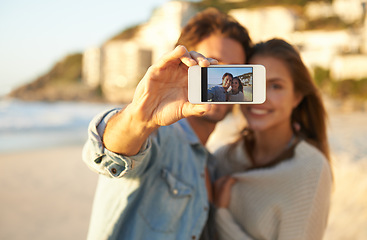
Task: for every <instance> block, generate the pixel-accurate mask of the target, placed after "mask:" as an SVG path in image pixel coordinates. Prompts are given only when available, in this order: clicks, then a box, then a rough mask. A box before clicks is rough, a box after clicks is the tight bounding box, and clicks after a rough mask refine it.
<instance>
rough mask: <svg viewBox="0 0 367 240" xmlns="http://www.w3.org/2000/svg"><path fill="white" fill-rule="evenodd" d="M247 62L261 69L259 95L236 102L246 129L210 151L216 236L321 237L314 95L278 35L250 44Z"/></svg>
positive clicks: (320, 124)
mask: <svg viewBox="0 0 367 240" xmlns="http://www.w3.org/2000/svg"><path fill="white" fill-rule="evenodd" d="M249 62H250V63H251V64H262V65H264V66H265V68H266V78H267V87H266V88H267V90H266V91H267V92H266V94H267V95H266V98H267V100H266V101H265V103H264V104H261V105H241V110H242V113H243V114H244V116H245V118H246V120H247V128H246V129H245V130H244V131H243V134H242V136H241V137H240V139H239V140H238V141H237V142H235V143H233V144H231V145H229V146H224V147H222V148H220V149H219V150H218V151H217V152H216V156H217V158H218V159H219V160H218V163H217V166H216V172H215V178H216V179H218V178H220V179H219V180H218V181H217V182H216V183H215V205H216V207H217V212H216V216H215V221H216V228H217V231H218V237H219V239H321V238H322V236H323V233H324V231H325V228H326V224H327V217H328V211H329V202H330V192H331V187H332V172H331V167H330V157H329V149H328V143H327V136H326V123H325V121H326V112H325V109H324V106H323V103H322V100H321V96H320V94H319V92H318V90H317V88H316V86H315V85H314V83H313V82H312V79H311V76H310V74H309V72H308V71H307V68H306V67H305V65H304V63H303V62H302V60H301V58H300V55H299V53H298V52H297V51H296V50H295V49H294V48H293V47H292V46H291V45H289V44H288V43H286V42H285V41H283V40H279V39H272V40H270V41H267V42H265V43H260V44H257V45H256V46H255V47H254V50H253V53H252V55H251V56H250V58H249ZM229 175H230V177H228V176H229ZM223 176H224V177H223ZM226 176H227V177H226Z"/></svg>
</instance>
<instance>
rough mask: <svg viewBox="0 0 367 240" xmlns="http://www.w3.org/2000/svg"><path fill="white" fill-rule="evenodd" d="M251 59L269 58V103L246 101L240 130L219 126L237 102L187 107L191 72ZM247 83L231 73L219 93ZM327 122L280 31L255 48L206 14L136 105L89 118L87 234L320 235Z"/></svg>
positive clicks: (149, 76) (328, 176) (217, 15)
mask: <svg viewBox="0 0 367 240" xmlns="http://www.w3.org/2000/svg"><path fill="white" fill-rule="evenodd" d="M245 63H249V64H253V65H256V64H258V65H263V66H265V68H266V89H264V90H266V101H265V102H264V103H263V104H241V105H240V110H241V111H238V112H239V113H240V114H242V116H243V117H244V118H245V119H246V126H244V128H243V130H242V126H241V130H240V129H238V131H237V127H238V128H239V126H237V125H236V124H235V123H227V122H224V124H223V125H225V126H224V127H223V128H224V129H225V130H224V131H223V132H224V133H228V132H229V131H230V130H232V129H235V130H236V132H235V134H231V136H234V135H235V137H236V138H237V140H236V141H234V142H230V141H226V140H227V139H226V137H225V136H223V135H215V134H214V133H216V132H217V129H218V127H220V125H221V124H222V123H223V121H222V120H223V119H225V118H226V116H227V115H228V116H231V117H232V118H234V117H235V116H234V115H235V114H234V113H232V109H233V104H192V103H190V102H189V101H188V68H189V67H192V66H196V65H199V66H200V67H209V66H210V65H217V64H220V65H230V64H245ZM225 72H232V73H233V74H234V75H236V76H240V77H241V74H242V75H243V74H244V73H237V72H235V70H228V71H227V70H226V71H225ZM223 73H224V71H223V72H221V73H220V74H218V77H217V79H218V78H219V79H220V76H222V74H223ZM217 79H216V80H217ZM245 82H246V80H245ZM216 83H218V82H216ZM254 83H256V82H255V81H254V82H252V81H251V80H250V84H249V86H247V87H250V86H253V84H254ZM230 85H231V86H230ZM240 86H241V81H237V80H236V78H235V77H233V76H231V75H230V74H227V75H226V76H224V77H223V81H222V86H220V87H221V88H222V92H221V93H222V95H221V97H220V98H219V97H218V99H216V100H214V99H213V101H223V102H225V101H226V96H227V95H228V97H229V100H230V101H231V100H233V99H235V98H236V96H237V95H238V94H239V93H240V92H241V87H240ZM230 87H231V90H230V92H231V93H228V91H227V90H228V89H229V88H230ZM224 88H226V89H224ZM255 90H256V89H255ZM218 92H219V91H218ZM242 93H243V92H242ZM208 95H209V94H208ZM213 95H214V94H213ZM242 96H243V94H242ZM236 101H237V100H236ZM240 114H238V115H240ZM226 119H228V118H226ZM221 121H222V122H221ZM326 129H327V125H326V111H325V108H324V104H323V102H322V98H321V95H320V92H319V90H318V89H317V87H316V85H315V83H314V81H313V80H312V77H311V75H310V73H309V71H308V69H307V68H306V66H305V64H304V63H303V61H302V59H301V57H300V55H299V52H298V51H297V50H296V48H294V47H293V46H292V45H291V44H289V43H287V42H286V41H284V40H281V39H271V40H268V41H266V42H262V43H258V44H256V45H253V44H252V41H251V38H250V36H249V33H248V32H247V30H246V28H244V27H243V26H242V25H241V24H239V23H238V22H237V21H236V20H235V19H234V18H233V17H231V16H229V15H227V14H225V13H221V12H220V11H219V10H217V9H214V8H209V9H207V10H204V11H202V12H200V13H198V14H197V15H196V16H194V17H193V18H192V19H191V20H190V21H189V22H188V24H187V25H186V26H185V27H184V28H183V29H182V32H181V36H180V37H179V39H178V41H177V43H176V48H175V49H174V50H172V51H171V52H168V53H167V54H166V55H164V56H163V57H162V58H161V59H159V60H158V61H157V62H156V63H154V64H153V65H152V66H151V67H150V68H149V69H148V70H147V72H146V74H145V75H144V77H143V78H142V79H141V81H140V82H139V84H138V86H137V88H136V91H135V94H134V97H133V99H132V101H131V102H130V103H129V104H126V105H124V106H122V107H121V108H115V109H109V110H106V111H105V112H103V113H100V114H98V115H97V116H95V117H94V118H93V119H92V121H91V123H90V125H89V129H88V138H87V141H86V143H85V146H84V149H83V161H84V162H85V163H86V165H87V166H88V167H89V168H90V169H91V170H93V171H95V172H96V173H98V177H99V180H98V186H97V189H96V193H95V197H94V203H93V210H92V214H91V220H90V225H89V232H88V240H105V239H109V240H112V239H116V240H119V239H134V240H144V239H149V240H162V239H172V240H173V239H174V240H187V239H196V240H199V239H200V240H228V239H249V240H250V239H278V240H285V239H298V240H300V239H302V240H309V239H315V240H319V239H322V237H323V235H324V232H325V229H326V226H327V220H328V215H329V207H330V196H331V189H332V186H333V177H332V170H331V160H330V154H329V147H328V141H327V134H326ZM210 141H212V142H216V143H220V144H221V146H218V148H216V149H213V148H210V147H209V144H208V142H210Z"/></svg>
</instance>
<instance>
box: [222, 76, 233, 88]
mask: <svg viewBox="0 0 367 240" xmlns="http://www.w3.org/2000/svg"><path fill="white" fill-rule="evenodd" d="M231 82H232V77H231V76H229V75H227V76H225V77H224V78H223V81H222V86H223V87H224V88H229V86H231Z"/></svg>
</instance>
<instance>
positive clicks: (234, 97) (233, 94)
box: [227, 77, 245, 102]
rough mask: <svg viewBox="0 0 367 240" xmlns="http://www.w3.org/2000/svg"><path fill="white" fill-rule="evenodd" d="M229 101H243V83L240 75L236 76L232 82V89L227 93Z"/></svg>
mask: <svg viewBox="0 0 367 240" xmlns="http://www.w3.org/2000/svg"><path fill="white" fill-rule="evenodd" d="M227 96H228V102H243V101H245V96H244V95H243V85H242V83H241V81H240V79H239V78H238V77H234V78H233V79H232V82H231V90H230V91H229V92H228V93H227Z"/></svg>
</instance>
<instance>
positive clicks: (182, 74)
mask: <svg viewBox="0 0 367 240" xmlns="http://www.w3.org/2000/svg"><path fill="white" fill-rule="evenodd" d="M213 63H214V64H215V63H216V60H213V59H207V58H205V57H204V56H202V55H201V54H199V53H196V52H190V53H189V52H188V51H187V50H186V48H185V47H183V46H178V47H176V49H175V50H173V51H172V52H170V53H169V54H167V55H165V56H164V57H163V58H161V59H160V60H159V61H158V62H157V63H156V64H154V65H153V66H151V67H150V68H149V70H148V71H147V73H146V75H145V76H144V78H143V80H142V81H141V82H140V83H139V85H138V87H137V90H136V92H135V95H134V99H133V102H132V104H133V105H134V106H136V107H138V108H141V109H140V110H141V113H143V115H142V116H141V117H142V118H143V119H142V120H143V121H148V122H149V123H150V126H166V125H170V124H172V123H174V122H176V121H178V120H180V119H182V118H185V117H189V116H199V115H202V114H204V113H205V111H207V110H208V109H209V108H210V106H209V105H194V104H191V103H190V102H188V95H187V94H188V88H187V83H188V80H187V76H188V75H187V70H188V67H190V66H193V65H197V64H199V65H200V66H202V67H207V66H209V65H210V64H213Z"/></svg>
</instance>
